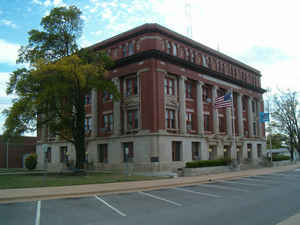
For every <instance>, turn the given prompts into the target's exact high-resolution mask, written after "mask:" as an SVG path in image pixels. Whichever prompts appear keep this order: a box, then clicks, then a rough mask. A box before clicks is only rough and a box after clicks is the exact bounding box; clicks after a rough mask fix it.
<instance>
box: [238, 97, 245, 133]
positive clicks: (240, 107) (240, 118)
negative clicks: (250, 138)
mask: <svg viewBox="0 0 300 225" xmlns="http://www.w3.org/2000/svg"><path fill="white" fill-rule="evenodd" d="M242 98H243V95H242V94H240V93H238V95H237V119H238V130H239V136H240V137H243V136H244V123H243V102H242Z"/></svg>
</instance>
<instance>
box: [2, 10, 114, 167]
mask: <svg viewBox="0 0 300 225" xmlns="http://www.w3.org/2000/svg"><path fill="white" fill-rule="evenodd" d="M80 14H81V12H80V10H79V9H77V8H76V7H74V6H70V7H69V8H65V7H60V8H54V9H53V10H52V11H51V13H50V15H49V16H46V17H44V18H43V19H42V22H41V25H42V27H43V29H44V31H37V30H32V31H30V32H29V44H28V45H27V46H25V47H21V50H20V55H19V58H18V62H27V63H30V68H29V69H26V68H22V69H18V70H16V71H14V72H13V73H12V74H11V77H10V82H9V84H8V87H7V94H14V95H16V96H17V98H16V99H15V100H14V102H13V105H12V107H10V108H9V109H8V110H6V111H5V112H4V113H5V114H6V115H7V118H6V121H5V124H4V126H5V135H7V136H16V135H21V134H23V133H24V132H27V131H35V130H39V129H40V128H41V127H42V126H45V125H46V126H47V127H48V128H49V130H50V133H51V134H52V135H57V136H59V137H60V138H61V139H64V140H66V141H69V142H71V143H73V144H74V146H75V150H76V168H79V169H81V168H83V166H84V160H85V148H86V142H85V127H84V120H85V116H86V115H85V107H84V99H85V96H86V95H88V94H90V93H91V91H92V90H93V89H100V90H102V91H107V92H109V93H112V94H113V96H114V98H115V99H117V98H118V97H119V94H118V91H117V89H116V87H115V85H114V84H113V82H111V81H110V80H109V79H107V77H106V74H107V71H108V69H109V68H110V67H111V66H112V61H111V60H110V58H109V57H108V56H106V55H105V54H104V53H103V52H94V51H89V50H87V49H82V50H78V45H77V42H76V40H77V39H78V38H79V36H80V34H81V29H82V22H81V20H80ZM53 45H54V46H53Z"/></svg>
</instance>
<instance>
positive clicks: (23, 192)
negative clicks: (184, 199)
mask: <svg viewBox="0 0 300 225" xmlns="http://www.w3.org/2000/svg"><path fill="white" fill-rule="evenodd" d="M296 168H300V165H299V164H297V165H290V166H282V167H275V168H263V169H251V170H243V171H237V172H227V173H221V174H210V175H203V176H197V177H179V178H173V179H163V180H151V181H136V182H121V183H108V184H86V185H74V186H63V187H43V188H22V189H5V190H0V203H5V202H20V201H33V200H41V199H53V198H67V197H78V196H90V195H95V194H97V195H105V194H110V193H119V192H134V191H140V190H151V189H159V188H168V187H174V186H184V185H191V184H197V183H205V182H209V181H214V180H224V179H232V178H238V177H243V176H255V175H263V174H270V173H275V172H283V171H287V170H293V169H296Z"/></svg>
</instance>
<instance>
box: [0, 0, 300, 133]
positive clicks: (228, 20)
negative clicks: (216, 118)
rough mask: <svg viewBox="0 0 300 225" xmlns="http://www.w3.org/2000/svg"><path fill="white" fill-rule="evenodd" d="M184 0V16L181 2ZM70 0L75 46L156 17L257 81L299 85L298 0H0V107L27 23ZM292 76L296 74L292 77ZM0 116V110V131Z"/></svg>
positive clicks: (32, 25) (34, 25)
mask: <svg viewBox="0 0 300 225" xmlns="http://www.w3.org/2000/svg"><path fill="white" fill-rule="evenodd" d="M186 2H190V6H191V11H190V15H191V16H190V17H188V19H187V17H186V13H185V4H186ZM70 5H75V6H77V7H78V8H79V9H80V10H81V11H82V17H81V18H82V20H83V21H84V29H83V34H82V36H81V38H80V40H79V44H80V46H81V47H86V46H89V45H92V44H95V43H97V42H99V41H102V40H105V39H107V38H110V37H112V36H114V35H117V34H119V33H121V32H124V31H127V30H129V29H131V28H134V27H136V26H139V25H142V24H144V23H159V24H160V25H163V26H165V27H168V28H169V29H171V30H174V31H176V32H178V33H180V34H183V35H187V27H188V26H191V27H192V39H193V40H195V41H197V42H200V43H202V44H204V45H207V46H209V47H211V48H213V49H216V50H219V51H221V52H222V53H224V54H226V55H229V56H231V57H233V58H235V59H237V60H240V61H242V62H244V63H246V64H248V65H250V66H252V67H254V68H256V69H258V70H260V71H261V74H262V87H263V88H265V89H267V88H271V89H272V90H273V91H276V90H277V89H281V90H286V89H291V90H294V91H299V90H300V82H299V83H298V79H299V81H300V72H299V71H300V70H298V69H297V67H298V66H299V64H300V54H299V52H300V44H299V41H300V29H299V21H300V13H299V8H300V1H298V0H285V1H279V0H273V1H271V0H264V1H262V0H251V1H250V0H243V1H241V0H226V1H221V0H209V1H207V0H189V1H188V0H0V111H2V110H3V109H6V108H8V107H9V106H10V105H11V102H12V99H13V98H14V96H7V95H6V92H5V90H6V83H7V82H8V80H9V74H10V73H11V72H12V71H14V70H15V69H17V68H19V67H22V66H23V65H19V64H18V65H17V64H16V59H17V56H18V49H19V48H20V46H22V45H26V44H27V40H28V34H27V32H28V31H30V30H31V29H41V27H40V25H39V24H40V21H41V18H42V17H44V16H46V15H48V14H49V12H50V10H51V9H52V8H53V7H59V6H70ZM297 77H298V79H297ZM4 119H5V118H4V116H3V115H0V133H2V131H3V127H2V126H3V121H4Z"/></svg>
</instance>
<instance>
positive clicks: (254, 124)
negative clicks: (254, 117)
mask: <svg viewBox="0 0 300 225" xmlns="http://www.w3.org/2000/svg"><path fill="white" fill-rule="evenodd" d="M256 134H257V133H256V122H253V135H254V136H256Z"/></svg>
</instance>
